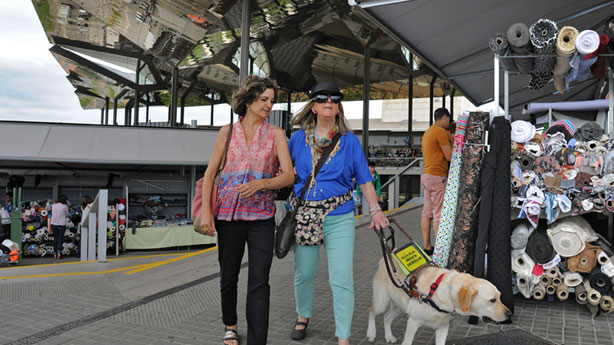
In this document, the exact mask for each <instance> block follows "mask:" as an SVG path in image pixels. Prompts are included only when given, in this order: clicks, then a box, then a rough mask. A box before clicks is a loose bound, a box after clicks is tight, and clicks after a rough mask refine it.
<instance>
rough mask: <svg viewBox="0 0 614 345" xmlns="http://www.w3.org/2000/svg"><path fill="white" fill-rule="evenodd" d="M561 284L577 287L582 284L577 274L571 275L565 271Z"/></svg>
mask: <svg viewBox="0 0 614 345" xmlns="http://www.w3.org/2000/svg"><path fill="white" fill-rule="evenodd" d="M563 282H564V283H565V285H567V286H571V287H574V286H578V285H580V284H582V275H581V274H580V273H578V272H576V273H571V272H569V271H566V272H565V273H563Z"/></svg>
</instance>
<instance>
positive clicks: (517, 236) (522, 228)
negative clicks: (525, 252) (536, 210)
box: [511, 223, 529, 249]
mask: <svg viewBox="0 0 614 345" xmlns="http://www.w3.org/2000/svg"><path fill="white" fill-rule="evenodd" d="M528 240H529V226H528V225H527V224H526V223H521V224H518V225H517V226H516V227H515V228H514V231H512V238H511V242H512V248H513V249H524V248H525V247H526V246H527V241H528Z"/></svg>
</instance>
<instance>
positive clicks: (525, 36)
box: [507, 23, 534, 74]
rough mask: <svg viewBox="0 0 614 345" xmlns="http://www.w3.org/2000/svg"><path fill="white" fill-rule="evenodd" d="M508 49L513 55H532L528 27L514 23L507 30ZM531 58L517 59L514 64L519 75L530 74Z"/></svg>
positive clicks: (531, 68) (531, 67)
mask: <svg viewBox="0 0 614 345" xmlns="http://www.w3.org/2000/svg"><path fill="white" fill-rule="evenodd" d="M507 39H508V42H509V48H510V50H511V51H512V52H513V53H514V54H515V55H524V56H527V55H532V47H531V36H530V33H529V27H528V26H526V24H524V23H516V24H513V25H512V26H510V27H509V29H508V30H507ZM533 60H534V59H533V58H532V57H526V58H517V59H514V64H515V65H516V68H518V71H520V72H521V73H526V74H528V73H531V71H532V70H533Z"/></svg>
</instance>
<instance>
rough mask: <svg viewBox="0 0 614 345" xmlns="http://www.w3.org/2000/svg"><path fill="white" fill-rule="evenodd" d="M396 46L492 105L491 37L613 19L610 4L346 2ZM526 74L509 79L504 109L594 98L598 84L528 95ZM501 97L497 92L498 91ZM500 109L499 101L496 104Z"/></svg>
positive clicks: (594, 25)
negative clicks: (544, 22)
mask: <svg viewBox="0 0 614 345" xmlns="http://www.w3.org/2000/svg"><path fill="white" fill-rule="evenodd" d="M349 2H350V4H351V5H352V4H357V5H358V8H359V11H360V12H361V13H363V14H364V15H365V16H366V17H368V18H369V19H370V20H372V21H373V22H375V24H376V25H378V26H379V27H380V28H381V29H382V30H384V31H386V32H387V33H388V34H389V35H391V36H392V37H394V38H395V39H396V40H397V41H398V42H399V43H401V44H402V45H404V46H406V47H407V48H408V49H410V50H412V51H413V52H414V53H415V54H416V55H417V56H418V57H420V58H421V59H422V60H423V61H424V62H425V63H426V64H427V65H429V67H431V68H432V69H433V70H434V71H436V72H437V73H438V74H439V75H440V76H441V77H443V78H446V79H448V80H449V81H450V82H451V83H452V84H453V85H454V86H455V87H456V88H457V89H458V90H460V91H461V92H462V93H463V95H464V96H466V97H467V98H468V99H469V100H471V101H472V102H473V103H475V104H476V105H481V104H484V103H487V102H490V101H492V100H493V98H494V95H493V89H494V86H493V85H494V79H493V76H494V73H493V65H494V55H493V53H492V51H491V50H490V49H489V47H488V39H489V37H490V36H491V35H493V34H495V33H498V32H502V33H505V32H507V29H508V28H509V27H510V25H512V24H514V23H518V22H522V23H525V24H527V25H529V26H530V25H531V24H532V23H534V22H535V21H537V20H538V19H540V18H549V19H552V20H554V21H556V22H557V24H558V25H559V27H562V26H564V25H571V26H575V27H576V28H578V30H584V29H595V30H597V31H598V32H601V31H602V29H601V28H602V27H603V21H604V20H605V19H606V18H607V17H609V16H610V15H612V14H614V1H603V0H583V1H577V0H541V1H535V0H516V1H507V0H491V1H484V0H466V1H455V0H414V1H411V0H363V1H358V0H357V1H356V2H353V0H350V1H349ZM528 79H529V76H528V75H511V76H510V110H511V113H517V112H519V110H520V108H521V107H522V106H523V105H525V104H527V103H529V102H534V101H540V102H550V101H566V100H586V99H594V98H595V97H596V96H597V95H598V93H599V89H600V87H601V82H600V81H599V80H597V79H596V78H594V77H592V78H590V79H588V80H586V81H584V82H576V83H574V84H572V85H571V86H572V89H571V90H570V92H568V93H565V94H564V95H561V94H559V93H558V92H556V90H555V89H554V87H553V85H552V83H550V84H549V85H547V86H546V87H544V88H543V89H541V90H529V89H528V88H527V85H528ZM501 95H503V88H501ZM501 105H502V106H503V99H501Z"/></svg>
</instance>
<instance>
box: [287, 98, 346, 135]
mask: <svg viewBox="0 0 614 345" xmlns="http://www.w3.org/2000/svg"><path fill="white" fill-rule="evenodd" d="M314 103H315V102H314V101H311V100H310V101H309V102H307V104H305V106H304V107H302V108H301V110H299V112H298V113H296V115H294V117H293V118H292V122H291V124H292V126H300V127H301V129H304V130H306V129H308V128H311V127H315V125H316V122H317V116H316V114H314V113H313V111H312V110H311V107H312V106H313V104H314ZM335 123H336V125H337V127H339V132H341V134H343V135H345V134H347V132H351V129H350V125H348V123H347V121H346V119H345V115H344V113H343V105H342V104H341V102H339V114H337V116H336V117H335Z"/></svg>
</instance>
